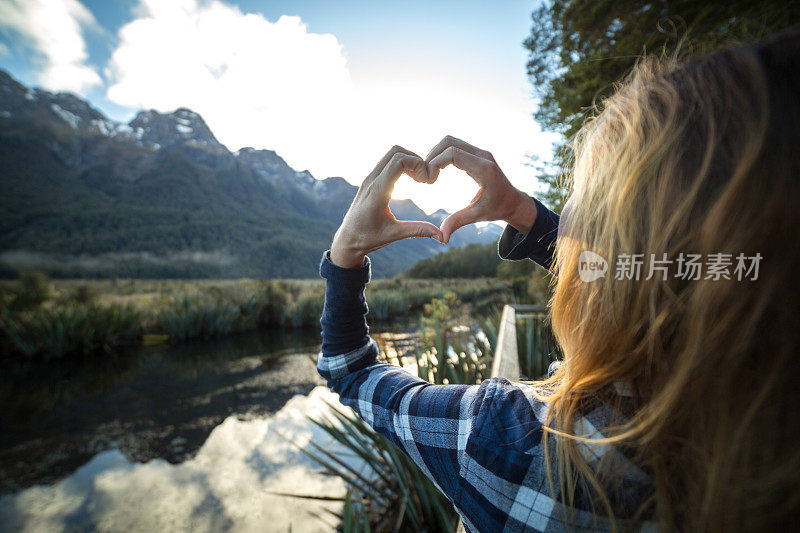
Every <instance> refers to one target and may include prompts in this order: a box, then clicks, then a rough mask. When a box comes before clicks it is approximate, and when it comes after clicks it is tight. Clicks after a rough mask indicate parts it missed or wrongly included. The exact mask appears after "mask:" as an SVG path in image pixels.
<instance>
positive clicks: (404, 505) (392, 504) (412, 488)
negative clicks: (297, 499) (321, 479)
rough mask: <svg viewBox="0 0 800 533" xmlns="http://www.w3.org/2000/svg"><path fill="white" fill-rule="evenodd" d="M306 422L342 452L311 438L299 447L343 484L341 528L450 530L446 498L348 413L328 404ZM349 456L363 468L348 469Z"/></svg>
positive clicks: (450, 511)
mask: <svg viewBox="0 0 800 533" xmlns="http://www.w3.org/2000/svg"><path fill="white" fill-rule="evenodd" d="M348 411H349V410H348ZM312 422H314V423H315V424H316V425H317V426H319V427H320V428H321V429H323V430H324V431H325V433H327V434H328V435H330V436H331V437H332V438H333V439H334V440H335V441H336V442H337V443H338V444H339V445H341V446H342V447H343V448H344V449H345V450H347V452H346V453H342V454H334V453H332V452H330V451H328V450H326V449H324V448H322V447H321V446H319V445H318V444H317V443H315V442H313V441H312V442H310V443H309V444H308V445H307V447H305V448H301V449H302V450H303V452H304V453H306V454H307V455H308V456H309V457H311V458H312V459H314V460H315V461H316V462H317V463H319V464H320V465H321V466H322V467H323V472H324V473H325V474H327V475H332V476H337V477H340V478H342V480H344V482H345V485H346V486H347V493H346V495H345V497H344V498H342V501H343V502H344V505H343V508H342V513H341V514H340V515H339V518H340V520H341V528H342V531H344V532H356V531H371V530H375V531H408V532H420V531H437V532H438V531H442V532H452V531H455V528H456V525H457V523H458V516H457V515H456V512H455V510H454V509H453V506H452V504H451V503H450V502H449V501H448V500H447V498H446V497H445V496H444V495H443V494H442V493H441V492H439V490H438V489H437V488H436V487H435V486H434V484H433V482H432V481H431V480H430V479H429V478H428V477H427V476H426V475H425V474H423V473H422V471H421V470H420V469H419V468H418V467H417V466H416V465H415V464H414V463H413V462H412V461H411V459H409V458H408V457H407V456H406V455H404V454H403V453H402V452H400V450H398V449H397V448H396V447H395V446H394V444H392V443H391V442H389V440H387V439H386V438H385V437H383V436H381V435H379V434H377V433H375V432H374V431H373V430H372V428H371V427H369V426H368V425H367V424H366V423H365V422H364V421H363V420H361V419H360V418H358V417H356V416H354V415H353V413H352V411H349V412H346V411H344V410H342V409H341V408H339V407H334V406H331V409H330V414H329V415H328V416H324V417H322V418H320V419H318V420H317V419H312ZM353 458H356V459H359V460H361V461H363V463H364V465H365V468H355V467H353V466H352V463H351V461H352V459H353ZM307 498H309V499H318V498H316V497H314V496H309V497H307ZM326 499H327V498H326Z"/></svg>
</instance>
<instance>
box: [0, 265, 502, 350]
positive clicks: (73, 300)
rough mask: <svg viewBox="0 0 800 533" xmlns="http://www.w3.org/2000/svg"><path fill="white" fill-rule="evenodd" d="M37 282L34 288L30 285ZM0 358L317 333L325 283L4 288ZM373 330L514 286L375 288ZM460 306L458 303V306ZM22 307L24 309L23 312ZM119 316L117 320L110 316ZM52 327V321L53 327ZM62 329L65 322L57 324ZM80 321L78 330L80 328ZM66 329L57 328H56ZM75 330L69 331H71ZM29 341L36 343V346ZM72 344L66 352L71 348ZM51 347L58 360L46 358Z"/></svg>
mask: <svg viewBox="0 0 800 533" xmlns="http://www.w3.org/2000/svg"><path fill="white" fill-rule="evenodd" d="M28 280H32V281H28ZM0 288H1V289H2V292H0V316H2V322H1V323H0V325H1V326H2V329H0V341H2V346H0V349H1V350H2V351H0V357H13V356H23V357H34V356H35V357H44V358H47V357H52V356H57V357H61V356H63V355H71V354H78V353H86V352H91V351H93V350H94V349H95V348H92V346H95V347H100V348H98V349H99V351H106V350H109V349H112V348H115V347H117V346H118V345H122V344H127V343H130V342H139V338H140V336H141V338H142V339H143V341H145V342H149V343H152V342H156V343H157V342H171V343H178V342H183V341H186V340H190V339H211V338H218V337H223V336H227V335H231V334H236V333H240V332H244V331H252V330H255V329H270V328H285V327H292V328H306V327H312V328H318V327H319V318H320V315H321V313H322V304H323V298H324V284H323V280H282V281H274V280H248V279H243V280H194V281H178V280H135V281H134V280H109V281H104V280H95V281H88V280H87V281H63V280H55V281H50V280H47V278H45V277H44V276H41V275H38V274H37V275H34V276H30V277H27V276H26V277H25V281H22V280H20V281H16V282H3V283H0ZM368 291H369V302H370V314H369V319H370V320H371V321H372V322H383V321H392V320H397V319H401V318H404V317H406V316H408V315H409V314H410V313H414V312H417V311H419V310H421V309H422V308H423V306H424V304H425V303H426V302H430V300H431V299H432V298H441V297H443V296H444V295H445V294H446V293H447V292H448V291H452V293H453V296H449V298H450V301H455V302H458V303H464V302H475V301H483V300H485V299H486V298H492V299H496V298H506V299H507V298H510V297H511V284H510V283H508V282H505V281H498V280H485V279H481V280H447V281H430V280H409V279H402V278H395V279H390V280H375V281H373V282H371V283H370V284H369V286H368ZM453 298H455V300H453ZM21 302H25V305H24V306H23V305H22V303H21ZM109 308H121V309H130V311H131V313H132V316H134V317H136V318H135V320H136V321H137V327H136V332H137V333H136V334H135V335H133V334H132V333H131V334H128V333H124V334H116V333H114V331H115V330H114V329H113V328H114V327H115V326H114V325H113V324H110V325H107V326H106V325H104V324H106V322H107V321H108V314H109V311H108V309H109ZM112 314H113V313H112ZM46 320H54V321H56V322H54V324H51V325H50V327H48V326H47V324H45V322H46ZM80 320H85V321H88V322H89V323H94V324H95V326H94V327H95V328H99V329H100V330H102V329H103V328H106V327H109V328H112V329H111V330H110V331H108V332H105V333H108V337H107V338H103V334H104V332H103V331H97V332H95V333H94V335H96V336H97V337H98V339H100V340H98V341H97V342H95V341H91V340H89V341H87V340H85V339H84V337H85V335H78V334H66V333H64V331H62V329H59V328H63V327H64V324H73V322H74V324H73V325H72V326H70V328H71V329H72V330H75V331H77V329H79V328H80V327H82V326H80V324H81V322H80ZM59 321H60V322H59ZM76 321H77V322H76ZM59 323H60V324H62V325H61V326H58V325H57V324H59ZM68 329H69V328H68ZM31 339H38V340H36V341H35V342H34V341H32V340H31ZM70 342H71V343H73V344H72V346H68V345H67V344H65V343H70ZM47 346H52V347H53V353H52V354H49V353H48V352H47V350H48V348H47Z"/></svg>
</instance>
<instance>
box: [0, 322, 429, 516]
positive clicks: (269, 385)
mask: <svg viewBox="0 0 800 533" xmlns="http://www.w3.org/2000/svg"><path fill="white" fill-rule="evenodd" d="M409 329H411V328H410V327H409V325H408V324H397V325H394V326H391V327H382V328H381V330H382V332H381V333H378V332H373V336H374V337H375V338H377V339H378V340H379V342H381V344H382V346H384V347H385V349H386V350H387V353H388V354H389V355H392V356H398V357H400V358H402V355H403V354H404V353H406V352H408V351H409V350H410V349H411V345H412V344H413V339H414V338H416V335H415V334H408V333H405V334H399V335H398V334H397V333H394V334H392V333H390V332H408V331H409ZM319 340H320V338H319V331H318V330H311V331H301V330H289V331H269V332H262V333H253V334H248V335H243V336H238V337H232V338H228V339H225V340H221V341H204V342H198V343H190V344H183V345H179V346H158V347H147V348H137V349H133V350H129V351H127V352H123V353H119V354H114V355H109V356H108V357H106V358H93V359H91V360H86V361H74V360H73V361H50V362H47V363H39V364H30V363H18V364H16V365H12V366H11V367H10V368H9V367H6V368H4V371H5V376H4V377H3V379H2V380H0V381H1V383H0V495H2V497H0V531H7V530H9V531H10V530H13V531H20V530H22V531H61V530H76V529H77V530H98V531H119V530H137V531H173V530H176V531H181V530H192V531H194V530H214V531H217V530H234V531H250V530H258V531H265V530H267V531H288V530H289V528H290V527H291V529H292V530H293V531H317V530H330V529H332V526H326V525H325V524H324V522H321V521H320V520H319V519H318V518H315V517H313V516H312V515H310V514H309V513H308V511H309V510H310V509H312V508H314V507H319V506H320V505H322V504H315V503H310V502H309V501H307V500H298V499H293V498H287V497H282V496H275V495H272V494H270V491H272V492H289V493H296V494H297V493H300V494H324V495H341V494H343V492H344V489H343V485H342V483H341V481H340V480H338V479H335V478H330V477H324V476H320V475H318V474H315V473H314V470H315V469H316V465H314V464H313V463H311V461H310V460H309V459H308V458H307V457H306V456H305V455H303V454H302V452H300V451H299V450H298V449H297V448H296V447H295V446H294V444H292V443H297V444H303V443H305V442H308V440H309V439H312V438H313V439H315V442H317V443H319V444H321V445H323V446H326V447H327V448H328V449H331V448H332V447H333V443H330V444H326V442H327V441H328V437H327V436H326V435H325V434H324V433H322V432H321V430H319V429H318V428H317V427H316V426H313V425H312V424H310V423H309V421H308V419H307V415H312V416H313V415H315V414H318V413H321V412H322V411H323V410H325V409H326V406H325V404H324V401H323V400H328V401H334V402H335V401H336V400H335V399H336V397H335V395H333V394H332V393H330V392H329V391H328V390H327V389H326V388H325V387H324V386H320V385H321V384H322V380H321V378H319V376H318V374H317V373H316V369H315V364H314V357H315V356H316V352H317V350H318V348H319ZM287 402H288V403H287ZM286 439H288V441H287V440H286ZM328 505H329V506H331V505H333V506H334V507H335V505H334V504H328ZM330 521H331V523H333V522H334V520H333V519H331V520H330Z"/></svg>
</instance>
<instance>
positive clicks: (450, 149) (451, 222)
mask: <svg viewBox="0 0 800 533" xmlns="http://www.w3.org/2000/svg"><path fill="white" fill-rule="evenodd" d="M448 165H453V166H455V167H457V168H460V169H461V170H463V171H465V172H466V173H467V174H468V175H469V176H470V177H471V178H472V179H474V180H475V181H476V182H477V183H478V185H479V186H480V188H479V189H478V193H477V194H476V195H475V198H473V199H472V201H471V202H470V203H469V205H468V206H466V207H465V208H463V209H461V210H459V211H456V212H455V213H453V214H452V215H450V216H449V217H447V218H446V219H444V221H443V222H442V225H441V228H437V227H436V226H434V225H433V224H431V223H430V222H423V221H408V220H397V219H396V218H395V217H394V215H393V214H392V212H391V210H390V209H389V200H390V199H391V197H392V190H393V189H394V184H395V183H396V182H397V180H398V179H399V178H400V176H401V175H403V174H408V175H409V176H411V178H413V179H414V180H415V181H418V182H420V183H434V182H435V181H436V179H437V178H438V177H439V171H441V169H443V168H445V167H446V166H448ZM488 220H505V221H506V222H508V223H509V224H511V225H512V226H513V227H514V228H516V229H517V230H518V231H521V232H525V233H527V231H528V230H530V228H531V226H532V225H533V222H534V221H535V220H536V204H535V203H534V202H533V199H532V198H531V197H530V196H528V195H527V194H525V193H523V192H522V191H520V190H518V189H517V188H515V187H514V186H513V185H511V182H510V181H508V178H506V176H505V174H503V171H502V170H500V167H499V166H498V165H497V162H496V161H495V160H494V156H492V154H491V153H489V152H487V151H486V150H481V149H480V148H476V147H474V146H472V145H471V144H469V143H466V142H464V141H462V140H460V139H456V138H455V137H451V136H449V135H448V136H447V137H445V138H444V139H442V140H441V141H440V142H439V144H437V145H436V146H435V147H434V148H433V149H432V150H431V151H430V153H429V154H428V157H426V158H425V159H422V158H421V157H420V156H418V155H417V154H415V153H414V152H411V151H409V150H406V149H405V148H402V147H400V146H394V147H393V148H392V149H391V150H389V152H387V154H386V155H385V156H383V159H381V160H380V162H379V163H378V165H377V166H376V167H375V169H374V170H373V171H372V172H370V174H369V175H368V176H367V178H366V179H365V180H364V182H363V183H362V184H361V187H360V188H359V189H358V192H357V193H356V197H355V198H354V199H353V203H352V204H351V205H350V209H348V211H347V214H346V215H345V216H344V219H343V220H342V224H341V226H340V227H339V229H338V230H337V231H336V235H334V237H333V243H332V244H331V252H330V258H331V261H332V262H333V263H334V264H336V265H338V266H340V267H344V268H357V267H360V266H362V265H363V264H364V257H365V256H366V254H368V253H370V252H374V251H375V250H379V249H381V248H383V247H384V246H386V245H387V244H390V243H392V242H395V241H398V240H400V239H406V238H409V237H429V238H431V239H435V240H437V241H439V242H441V243H443V244H447V243H448V242H449V241H450V236H451V235H452V234H453V232H455V231H456V230H457V229H459V228H461V227H463V226H466V225H467V224H472V223H473V222H480V221H488Z"/></svg>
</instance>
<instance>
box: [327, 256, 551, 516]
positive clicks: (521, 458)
mask: <svg viewBox="0 0 800 533" xmlns="http://www.w3.org/2000/svg"><path fill="white" fill-rule="evenodd" d="M320 274H321V275H322V276H323V277H325V278H326V279H327V280H328V282H327V285H326V300H325V308H324V310H323V316H322V319H321V323H322V328H323V345H322V351H321V352H320V354H319V357H318V364H317V367H318V370H319V373H320V374H321V375H322V377H324V378H325V379H326V381H327V383H328V386H329V387H330V388H331V389H332V390H333V391H335V392H337V393H338V394H339V396H340V400H341V402H342V403H343V404H345V405H348V406H350V407H352V408H353V409H354V410H355V411H356V412H357V413H358V414H359V416H361V417H362V418H363V419H364V420H365V421H366V422H367V423H368V424H370V425H371V426H372V427H373V428H374V429H375V430H376V431H377V432H379V433H380V434H382V435H384V436H385V437H387V438H388V439H389V440H390V441H391V442H393V443H394V444H395V445H396V446H397V447H398V448H399V449H400V450H402V451H403V452H404V453H405V454H406V455H408V456H409V457H410V458H411V459H412V460H413V461H414V462H415V464H417V465H418V466H419V467H420V469H421V470H422V471H423V472H424V473H425V474H426V475H427V476H428V477H429V478H430V479H431V480H433V482H434V483H435V484H436V485H437V486H438V487H439V489H440V490H441V491H442V492H443V493H444V494H445V495H446V496H447V497H448V498H449V499H450V500H451V501H452V502H453V504H454V506H455V508H456V510H457V511H458V512H459V514H460V515H461V517H462V520H463V522H464V524H465V526H466V527H467V528H468V529H469V530H471V531H487V530H490V529H491V530H499V529H503V528H504V527H506V525H507V524H509V523H511V522H509V521H512V522H514V523H518V524H522V523H523V522H522V520H521V519H522V518H523V515H524V519H525V520H529V521H531V524H537V523H538V524H539V525H540V526H541V525H543V524H546V523H547V520H546V519H544V518H543V520H544V521H542V520H539V521H538V522H537V521H536V520H534V519H533V518H532V517H531V516H530V513H533V512H534V510H535V513H537V514H536V516H540V515H541V517H544V516H545V515H547V516H549V514H548V513H549V510H550V509H552V500H550V498H549V496H545V495H543V494H542V495H541V496H542V498H544V499H542V498H539V497H537V495H539V493H538V492H535V491H534V492H531V491H529V490H528V489H526V488H523V487H522V485H521V484H522V483H523V482H524V481H526V472H528V470H529V469H530V467H531V458H532V457H533V456H530V455H527V454H526V453H524V452H523V451H521V450H523V449H526V448H525V447H527V449H530V447H531V446H533V447H536V446H538V440H539V439H541V434H542V433H541V422H542V421H543V420H544V416H545V414H546V412H545V409H544V404H541V403H533V404H532V403H531V399H530V395H528V394H524V393H523V392H522V389H521V386H519V385H514V384H512V383H510V382H509V381H508V380H505V379H501V378H493V379H490V380H486V381H484V382H483V383H482V384H480V385H432V384H430V383H428V382H426V381H424V380H422V379H420V378H418V377H416V376H414V375H412V374H410V373H408V372H406V371H405V370H403V369H401V368H398V367H396V366H393V365H389V364H386V363H383V362H379V361H378V360H377V354H378V349H377V346H376V345H375V342H374V341H373V340H372V339H371V338H370V337H369V336H368V328H367V326H366V321H365V320H364V316H365V315H366V313H367V310H368V308H367V305H366V301H365V299H364V296H363V290H364V286H365V284H366V282H367V281H368V280H369V260H368V259H367V260H366V262H365V264H364V266H363V267H361V268H359V269H342V268H340V267H337V266H336V265H334V264H333V263H331V262H330V260H329V258H328V256H327V254H326V255H325V256H324V257H323V260H322V263H321V265H320ZM356 315H358V317H360V320H361V321H360V322H359V321H358V320H357V319H356V318H355V316H356ZM343 324H346V325H343ZM348 335H349V336H350V339H349V340H348ZM361 339H366V341H365V342H364V343H363V344H362V345H360V346H358V347H357V348H355V349H351V350H347V351H343V352H342V351H341V350H342V347H344V346H346V345H347V344H348V343H353V342H359V340H361ZM515 450H517V451H516V452H515ZM541 459H542V458H541V457H539V460H541ZM537 472H539V473H540V474H542V475H541V476H540V477H539V478H537V484H538V487H539V489H541V490H544V487H545V485H544V479H545V478H544V475H543V471H542V470H541V469H539V470H537ZM519 491H522V493H521V494H523V495H526V498H525V500H524V501H522V502H516V498H515V494H516V493H518V492H519ZM528 495H530V496H533V499H530V498H528V497H527V496H528ZM514 516H516V517H517V518H513V517H514ZM526 527H527V526H526Z"/></svg>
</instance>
